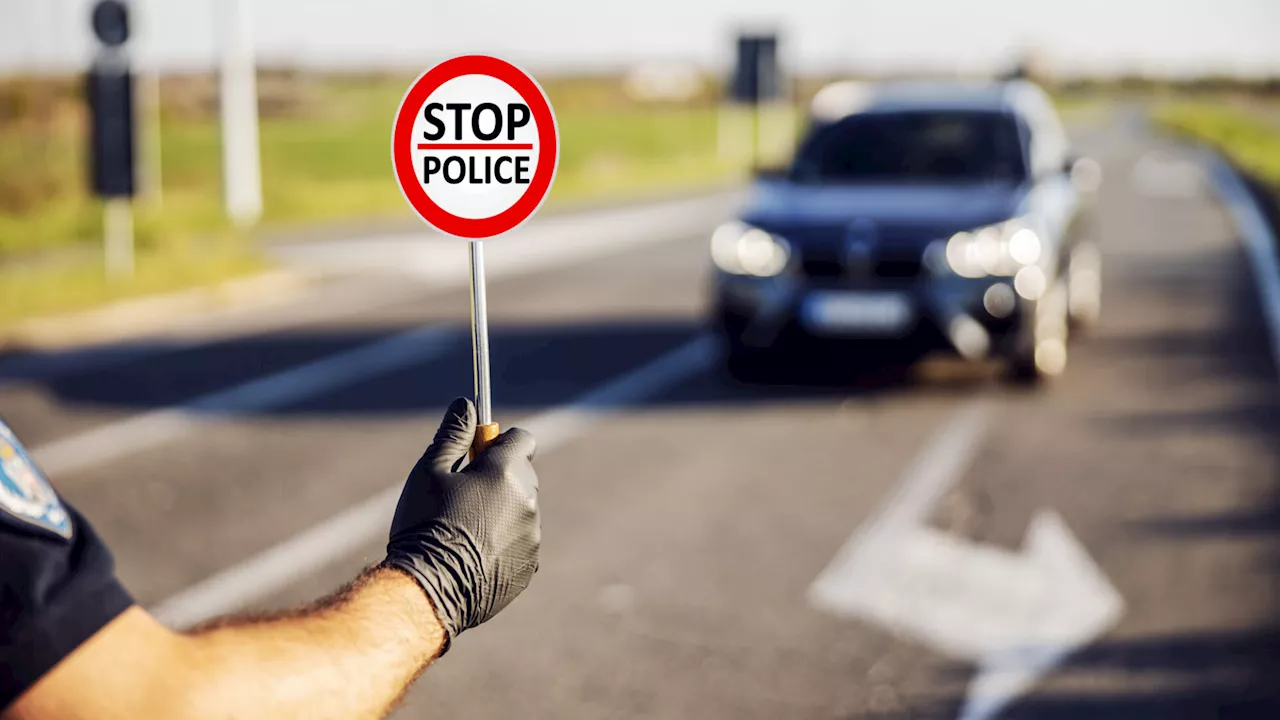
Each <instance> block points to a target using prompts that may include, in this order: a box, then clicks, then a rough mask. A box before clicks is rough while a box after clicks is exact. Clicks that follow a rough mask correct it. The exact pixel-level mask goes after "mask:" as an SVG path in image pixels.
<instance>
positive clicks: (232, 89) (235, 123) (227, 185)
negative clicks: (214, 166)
mask: <svg viewBox="0 0 1280 720" xmlns="http://www.w3.org/2000/svg"><path fill="white" fill-rule="evenodd" d="M218 5H219V6H220V7H221V8H222V68H221V76H220V78H219V81H220V99H221V102H220V103H219V104H220V106H221V120H222V182H223V200H224V202H225V204H226V209H227V217H229V218H230V219H231V222H232V223H234V224H235V225H236V226H237V227H241V228H246V227H251V226H253V225H254V224H256V223H257V222H258V220H259V219H260V218H261V217H262V169H261V161H260V156H259V147H258V82H257V75H256V73H257V69H256V66H255V61H254V51H253V29H252V23H251V22H250V17H249V12H248V7H246V3H245V2H244V0H219V2H218Z"/></svg>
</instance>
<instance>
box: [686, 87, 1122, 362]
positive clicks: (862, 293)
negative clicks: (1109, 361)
mask: <svg viewBox="0 0 1280 720" xmlns="http://www.w3.org/2000/svg"><path fill="white" fill-rule="evenodd" d="M1099 180H1100V174H1099V171H1098V166H1097V164H1096V163H1094V162H1093V161H1091V160H1088V159H1084V158H1078V157H1076V156H1075V155H1073V154H1072V152H1071V150H1070V146H1069V142H1068V139H1067V136H1066V133H1065V132H1064V131H1063V128H1062V124H1061V122H1060V121H1059V119H1058V116H1057V113H1056V112H1055V110H1054V108H1053V105H1052V103H1051V102H1050V100H1049V98H1048V96H1047V95H1046V94H1045V93H1044V91H1043V90H1041V89H1040V88H1039V87H1037V86H1036V85H1034V84H1032V83H1029V82H1025V81H1013V82H1003V83H990V84H981V85H966V84H958V83H955V84H926V83H900V84H885V85H871V86H868V85H864V84H859V83H838V84H835V85H831V86H828V87H827V88H824V89H823V90H822V91H821V92H819V93H818V95H817V96H815V98H814V101H813V108H812V121H811V124H810V127H809V129H808V131H807V133H806V136H805V137H804V139H803V140H802V141H801V143H800V145H799V147H798V150H797V152H796V155H795V158H794V160H793V161H792V163H791V165H790V167H789V168H787V169H786V170H785V172H780V173H775V174H773V175H771V176H764V175H762V176H761V177H760V178H758V179H757V181H756V182H755V184H754V185H753V187H752V188H751V190H750V193H749V197H748V200H747V202H746V203H745V206H744V207H743V209H742V210H741V212H740V213H739V214H738V217H737V218H736V219H735V220H733V221H731V222H728V223H725V224H724V225H722V226H720V227H719V228H717V229H716V230H715V232H714V233H713V235H712V239H711V257H712V260H713V263H714V266H715V273H714V275H715V279H714V293H713V298H714V301H713V321H714V325H715V327H716V329H717V332H718V335H719V336H720V337H721V338H722V340H723V344H724V351H725V352H724V357H725V358H726V363H727V367H728V370H729V371H730V372H731V373H732V374H733V375H735V376H737V377H739V378H743V379H752V378H755V377H757V376H759V375H760V374H761V373H763V372H768V371H773V370H776V368H778V367H780V366H782V367H786V366H791V367H795V366H797V365H803V364H804V361H803V360H802V361H801V362H800V363H790V362H788V363H780V362H779V361H782V360H790V359H795V358H796V356H797V355H798V354H799V353H800V352H801V351H803V350H804V349H812V348H813V347H815V346H816V345H818V344H820V343H821V342H827V343H830V342H832V341H836V342H852V343H856V347H858V348H862V349H865V350H866V352H863V353H859V354H860V355H862V356H865V357H877V358H884V357H889V356H894V357H905V358H908V359H910V358H916V357H919V356H920V355H922V354H925V353H927V352H931V351H936V350H939V349H944V350H951V351H955V352H956V353H958V354H959V355H961V356H962V357H965V358H970V359H974V360H977V359H980V358H998V359H1002V360H1004V361H1006V362H1007V365H1006V367H1007V368H1008V370H1009V371H1010V376H1011V377H1013V378H1017V379H1020V380H1029V381H1039V380H1041V379H1044V378H1047V377H1050V376H1053V375H1057V374H1059V373H1061V372H1062V371H1063V369H1064V368H1065V366H1066V360H1067V345H1066V342H1067V334H1068V331H1069V328H1073V327H1080V326H1083V325H1087V324H1089V323H1091V322H1093V321H1095V320H1096V319H1097V317H1098V313H1099V310H1100V297H1101V268H1100V264H1101V260H1100V255H1099V252H1098V248H1097V244H1096V241H1095V239H1094V234H1095V233H1094V226H1093V222H1092V220H1091V218H1092V213H1091V212H1090V208H1091V206H1092V196H1093V194H1094V191H1095V190H1096V188H1097V186H1098V183H1099Z"/></svg>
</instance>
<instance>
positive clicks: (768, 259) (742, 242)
mask: <svg viewBox="0 0 1280 720" xmlns="http://www.w3.org/2000/svg"><path fill="white" fill-rule="evenodd" d="M711 259H712V260H713V261H714V262H715V264H716V267H718V268H720V269H721V270H723V271H725V272H727V273H733V274H734V275H754V276H756V277H762V278H767V277H773V276H775V275H777V274H778V273H781V272H782V271H783V270H784V269H786V267H787V263H788V262H789V261H790V260H791V245H790V244H789V243H787V241H786V240H784V239H782V238H780V237H778V236H777V235H772V234H770V233H767V232H765V231H764V230H761V229H760V228H756V227H751V226H750V225H746V224H744V223H740V222H731V223H725V224H724V225H721V226H720V227H718V228H716V231H715V232H714V233H712V235H711Z"/></svg>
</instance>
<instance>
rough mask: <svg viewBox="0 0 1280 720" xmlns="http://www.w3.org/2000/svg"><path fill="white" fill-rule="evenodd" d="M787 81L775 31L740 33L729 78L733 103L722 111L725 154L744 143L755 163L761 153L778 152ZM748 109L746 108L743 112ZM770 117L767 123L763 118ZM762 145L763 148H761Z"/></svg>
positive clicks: (766, 154)
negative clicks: (777, 138) (777, 140)
mask: <svg viewBox="0 0 1280 720" xmlns="http://www.w3.org/2000/svg"><path fill="white" fill-rule="evenodd" d="M784 85H785V82H784V78H783V75H782V68H781V64H780V62H779V58H778V35H777V34H776V33H760V34H745V35H741V36H739V37H738V41H737V54H736V59H735V62H734V68H733V75H732V77H731V78H730V80H729V92H728V95H729V100H730V104H728V105H726V106H723V107H722V108H721V113H720V127H719V134H720V138H719V145H720V152H721V154H722V155H727V154H729V153H735V154H736V152H737V151H738V150H737V149H738V148H739V147H741V146H742V145H747V146H748V147H749V154H748V157H749V159H750V163H751V165H752V166H756V165H758V164H759V163H760V160H761V156H762V155H764V156H770V159H773V158H772V156H773V155H774V154H775V150H776V147H775V146H776V145H779V144H780V143H777V142H775V141H776V136H777V135H778V131H779V127H775V126H776V125H778V123H777V122H775V121H776V120H777V119H778V118H780V117H781V116H782V113H781V112H779V110H780V109H785V108H779V105H780V104H781V101H784V100H785V87H784ZM744 110H745V112H744ZM766 118H767V119H768V121H769V122H768V123H767V126H766V123H765V122H764V121H765V119H766ZM762 148H763V149H764V151H763V152H762Z"/></svg>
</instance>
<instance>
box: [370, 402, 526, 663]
mask: <svg viewBox="0 0 1280 720" xmlns="http://www.w3.org/2000/svg"><path fill="white" fill-rule="evenodd" d="M475 432H476V412H475V408H474V407H473V406H472V404H471V401H470V400H467V399H465V398H458V399H457V400H454V401H453V403H452V404H451V405H450V406H449V409H448V410H447V411H446V412H445V415H444V422H442V423H441V425H440V429H439V430H437V431H436V436H435V439H434V440H433V441H432V442H431V446H430V447H428V448H427V451H426V452H425V453H423V455H422V459H420V460H419V461H418V464H417V465H415V466H414V467H413V471H412V472H411V473H409V479H408V480H407V481H406V482H405V485H404V491H403V492H401V493H400V504H399V505H397V506H396V515H395V519H394V520H392V522H391V540H390V542H389V543H388V544H387V559H386V562H385V564H386V565H389V566H391V567H394V568H397V569H399V570H401V571H403V572H405V573H408V574H409V575H410V576H411V577H413V578H414V579H415V580H417V581H418V584H419V585H421V586H422V589H423V590H424V591H426V593H427V596H428V597H430V598H431V604H432V605H434V606H435V610H436V616H437V617H438V618H439V619H440V623H441V624H442V625H443V626H444V629H445V631H446V633H447V640H446V641H445V649H446V650H447V649H448V647H449V642H451V641H452V640H453V638H454V636H455V635H457V634H458V633H460V632H462V631H463V630H466V629H468V628H473V627H475V626H477V625H479V624H480V623H482V622H484V621H486V620H488V619H489V618H491V617H493V616H494V615H497V614H498V612H499V611H500V610H502V609H503V608H504V607H506V606H507V605H508V604H509V603H510V602H511V601H512V600H514V599H515V597H516V596H517V595H519V594H520V592H521V591H522V590H524V589H525V587H527V586H528V585H529V580H530V579H532V577H533V574H534V573H535V572H537V570H538V547H539V545H540V544H541V542H542V527H541V522H540V518H539V514H538V476H537V475H536V474H535V473H534V472H533V466H532V465H530V464H529V461H530V460H532V459H533V454H534V450H535V448H536V443H535V442H534V440H533V436H532V435H530V434H529V433H527V432H525V431H524V430H521V429H519V428H512V429H510V430H507V431H506V432H504V433H502V434H501V435H499V436H498V437H497V438H496V439H495V440H494V441H493V443H492V444H491V445H490V446H489V448H488V449H487V450H485V451H484V452H483V453H481V454H480V456H479V457H477V458H476V459H475V461H474V462H472V463H471V464H470V465H467V466H466V467H465V468H463V469H462V470H458V468H459V467H460V466H461V465H462V463H463V461H464V460H465V458H466V457H467V449H468V448H470V447H471V440H472V438H473V437H474V436H475Z"/></svg>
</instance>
